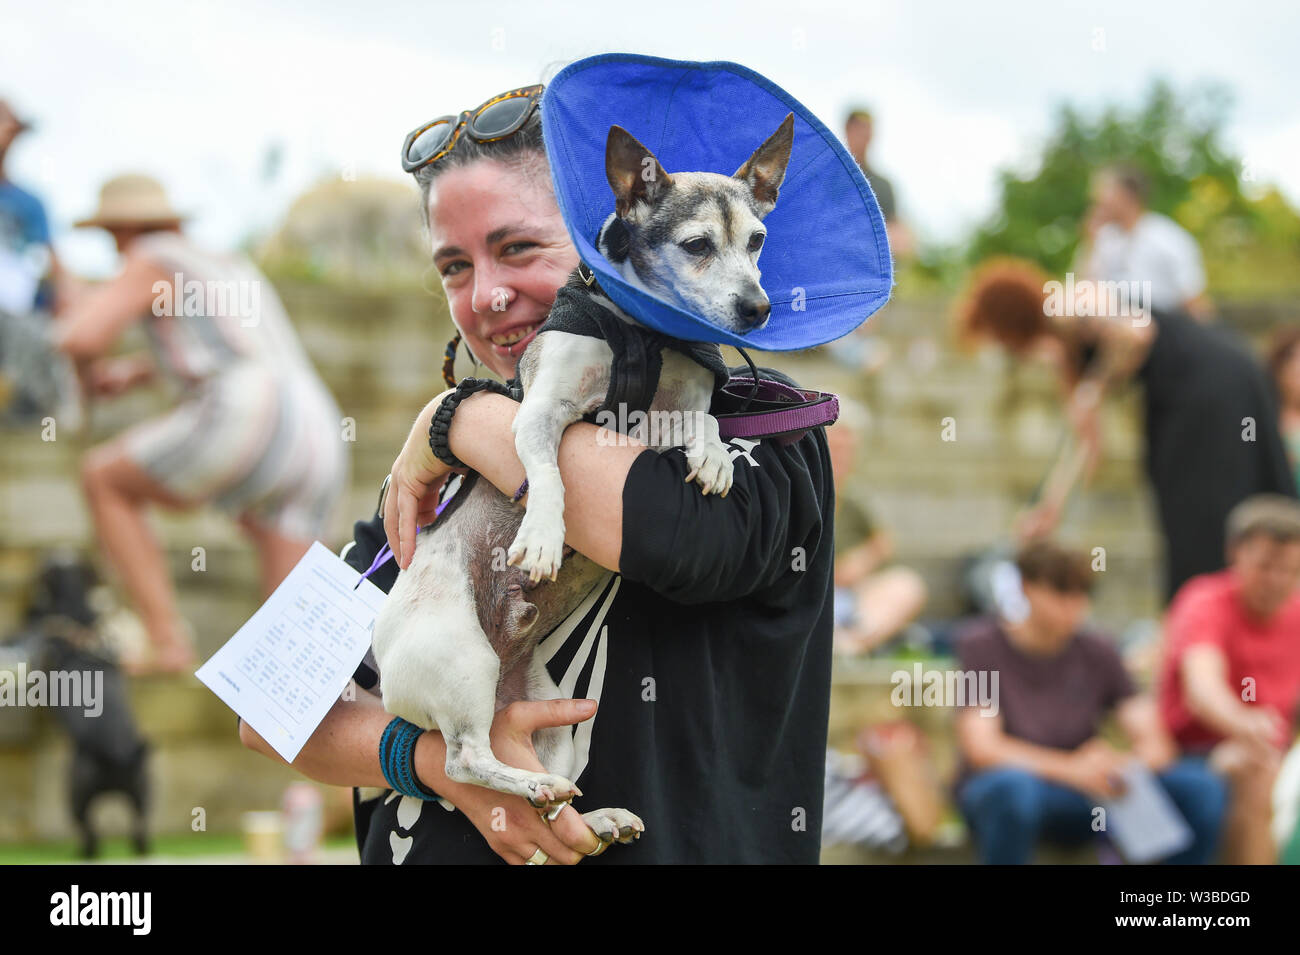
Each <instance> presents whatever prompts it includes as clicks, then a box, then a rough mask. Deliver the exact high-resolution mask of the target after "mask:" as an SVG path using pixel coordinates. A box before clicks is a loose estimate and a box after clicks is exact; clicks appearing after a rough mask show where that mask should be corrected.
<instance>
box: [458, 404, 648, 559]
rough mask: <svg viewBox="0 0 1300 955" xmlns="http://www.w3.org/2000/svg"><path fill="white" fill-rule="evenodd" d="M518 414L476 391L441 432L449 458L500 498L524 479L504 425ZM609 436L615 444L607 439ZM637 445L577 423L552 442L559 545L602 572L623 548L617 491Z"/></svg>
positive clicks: (639, 449)
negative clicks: (556, 445) (560, 517)
mask: <svg viewBox="0 0 1300 955" xmlns="http://www.w3.org/2000/svg"><path fill="white" fill-rule="evenodd" d="M518 410H519V405H518V403H517V402H515V401H512V400H511V399H509V398H507V397H505V396H504V395H497V394H492V393H490V392H480V393H478V394H474V395H471V396H470V397H469V398H466V399H465V400H464V401H462V402H461V403H460V405H459V407H458V408H457V409H456V414H455V416H454V417H453V418H452V423H451V428H450V429H449V430H448V432H447V440H448V444H450V446H451V450H452V453H453V454H455V455H456V457H458V458H460V460H462V461H464V462H465V464H466V465H468V466H469V467H470V468H471V469H473V470H475V471H477V472H478V473H479V474H481V475H482V476H483V477H485V478H487V480H488V481H490V482H491V483H492V485H493V486H494V487H495V488H496V489H497V490H499V491H501V493H503V494H507V495H511V496H513V495H514V493H515V491H516V490H518V488H519V485H520V484H522V483H523V480H524V466H523V464H522V463H521V462H520V460H519V455H517V454H516V453H515V439H514V434H513V433H512V431H511V425H512V424H513V422H514V420H515V414H516V412H518ZM611 437H613V438H616V439H617V440H607V439H610V438H611ZM645 450H646V447H645V445H643V444H641V443H639V442H637V441H634V440H633V439H630V438H626V437H625V436H622V435H617V434H616V433H615V432H612V431H608V430H606V429H603V428H598V427H596V425H593V424H588V423H586V422H583V421H580V422H577V423H575V424H573V425H570V426H569V428H568V429H567V430H566V431H565V432H564V437H563V438H562V439H561V441H560V450H559V466H560V477H561V479H562V480H563V481H564V486H565V487H566V488H567V489H568V491H569V493H566V494H565V497H564V527H565V534H564V539H565V541H566V542H567V543H568V544H569V545H570V546H572V547H573V548H574V549H575V550H577V551H578V552H579V553H580V554H583V555H584V556H586V557H588V558H589V559H591V560H594V561H595V562H596V563H598V564H600V565H601V566H602V567H604V568H606V569H607V570H613V571H617V570H619V566H618V564H619V556H620V553H621V551H622V547H623V485H624V484H625V483H626V482H627V475H628V471H630V470H631V468H632V462H633V461H635V460H636V459H637V458H638V457H639V456H640V455H641V454H642V453H643V452H644V451H645Z"/></svg>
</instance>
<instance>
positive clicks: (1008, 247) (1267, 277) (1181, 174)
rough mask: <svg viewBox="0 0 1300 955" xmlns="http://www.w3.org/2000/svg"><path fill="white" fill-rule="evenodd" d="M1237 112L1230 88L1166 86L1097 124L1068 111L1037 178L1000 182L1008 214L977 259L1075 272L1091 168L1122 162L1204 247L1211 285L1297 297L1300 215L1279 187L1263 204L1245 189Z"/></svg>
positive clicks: (1002, 210) (976, 239)
mask: <svg viewBox="0 0 1300 955" xmlns="http://www.w3.org/2000/svg"><path fill="white" fill-rule="evenodd" d="M1229 106H1230V96H1229V94H1228V93H1227V91H1226V90H1225V89H1224V88H1222V87H1219V86H1209V87H1204V88H1201V89H1200V90H1196V91H1192V92H1190V93H1188V94H1186V95H1183V96H1181V97H1180V96H1179V95H1178V94H1176V93H1175V91H1174V90H1173V89H1172V88H1171V87H1170V86H1169V84H1168V83H1165V82H1161V81H1157V82H1155V83H1153V84H1152V86H1151V88H1150V89H1149V90H1148V92H1147V94H1146V97H1145V100H1144V102H1143V103H1142V104H1141V105H1140V106H1139V107H1138V108H1137V109H1135V110H1129V111H1126V110H1124V109H1122V108H1119V107H1116V106H1110V107H1107V108H1106V109H1104V110H1102V111H1101V112H1100V114H1099V115H1096V116H1092V117H1089V116H1086V115H1084V114H1083V113H1082V112H1080V111H1079V110H1078V109H1076V108H1074V107H1072V106H1070V105H1068V104H1067V105H1063V106H1061V107H1060V108H1059V109H1058V111H1057V115H1056V121H1055V123H1054V126H1053V129H1052V132H1051V133H1050V134H1049V136H1048V139H1047V142H1046V143H1045V145H1044V147H1043V152H1042V158H1041V160H1040V162H1039V164H1038V168H1037V170H1036V172H1035V173H1034V174H1033V175H1032V176H1031V177H1029V178H1023V177H1021V176H1020V175H1018V174H1017V173H1015V172H1013V171H1010V170H1003V171H1002V172H1001V173H1000V174H999V181H1000V187H1001V200H1000V202H999V206H998V212H997V214H996V216H995V217H994V218H993V220H992V221H990V222H988V223H986V224H985V225H984V226H983V227H981V228H980V229H978V230H977V231H976V233H975V235H974V236H973V237H972V239H971V242H970V244H969V246H968V248H967V255H966V259H967V262H968V263H974V262H979V261H982V260H983V259H985V258H987V257H989V256H992V255H1016V256H1021V257H1023V258H1027V259H1031V260H1033V261H1035V262H1038V263H1039V264H1040V265H1042V266H1043V267H1044V268H1045V269H1047V270H1048V271H1049V272H1051V273H1053V274H1062V273H1064V272H1066V271H1067V270H1068V269H1069V268H1070V266H1071V264H1072V262H1073V260H1074V254H1075V250H1076V247H1077V245H1078V242H1079V237H1080V224H1081V223H1082V221H1083V217H1084V214H1085V212H1086V210H1087V206H1088V184H1089V180H1090V178H1091V175H1092V173H1093V171H1094V170H1096V169H1097V168H1098V167H1100V166H1103V165H1105V164H1107V163H1110V162H1117V161H1123V162H1130V163H1133V164H1135V165H1137V166H1138V167H1140V168H1141V169H1143V170H1144V171H1145V172H1146V174H1147V175H1148V177H1149V178H1150V182H1151V194H1150V198H1149V205H1150V207H1151V208H1152V209H1153V210H1154V211H1156V212H1162V213H1164V214H1165V215H1168V216H1170V217H1172V218H1173V219H1175V220H1176V221H1178V222H1179V223H1180V224H1181V225H1182V226H1183V227H1184V228H1186V229H1188V230H1189V231H1190V232H1191V233H1192V235H1193V236H1195V237H1196V239H1197V240H1198V241H1199V242H1200V244H1201V249H1202V252H1203V254H1204V256H1205V261H1206V271H1207V273H1208V276H1209V281H1210V285H1211V288H1212V289H1215V290H1217V291H1221V292H1222V291H1247V290H1249V291H1254V292H1260V291H1265V290H1267V291H1278V290H1281V289H1284V288H1289V289H1294V288H1295V286H1296V285H1297V283H1300V216H1297V214H1296V211H1295V210H1294V209H1292V208H1291V207H1290V206H1289V205H1288V204H1287V203H1286V201H1285V199H1284V198H1283V197H1282V196H1281V194H1279V193H1278V192H1277V191H1276V190H1271V189H1270V190H1266V191H1264V192H1263V194H1262V195H1261V196H1259V197H1257V198H1252V197H1250V196H1249V195H1247V193H1246V191H1244V190H1243V182H1242V178H1243V173H1244V174H1245V176H1246V178H1247V179H1249V178H1250V177H1251V171H1250V169H1249V167H1247V166H1243V163H1242V162H1241V161H1240V160H1239V159H1238V157H1236V156H1234V155H1233V154H1232V153H1231V151H1230V150H1229V149H1228V148H1227V147H1225V146H1224V144H1223V142H1222V130H1223V125H1224V122H1225V120H1226V117H1227V114H1228V110H1229ZM1250 185H1251V184H1250V183H1247V186H1250ZM1255 185H1257V184H1255Z"/></svg>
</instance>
